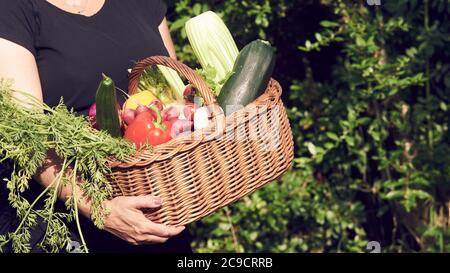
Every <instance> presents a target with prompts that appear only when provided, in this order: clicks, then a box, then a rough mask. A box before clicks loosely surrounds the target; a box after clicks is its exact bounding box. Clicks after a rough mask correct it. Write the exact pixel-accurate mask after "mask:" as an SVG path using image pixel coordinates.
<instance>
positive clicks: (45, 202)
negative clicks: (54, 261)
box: [0, 79, 134, 253]
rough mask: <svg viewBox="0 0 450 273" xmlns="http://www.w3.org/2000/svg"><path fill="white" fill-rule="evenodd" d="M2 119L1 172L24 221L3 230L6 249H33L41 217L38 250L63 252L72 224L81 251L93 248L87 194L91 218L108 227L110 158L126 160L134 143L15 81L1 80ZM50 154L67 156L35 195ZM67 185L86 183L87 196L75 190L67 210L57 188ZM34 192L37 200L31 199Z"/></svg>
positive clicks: (1, 239)
mask: <svg viewBox="0 0 450 273" xmlns="http://www.w3.org/2000/svg"><path fill="white" fill-rule="evenodd" d="M16 94H17V95H18V96H16ZM23 96H25V97H27V98H29V101H30V104H29V106H30V107H27V108H25V107H19V106H18V104H19V103H20V101H19V100H18V99H17V98H18V97H22V98H23ZM0 117H1V118H0V155H1V161H2V163H1V168H0V173H2V171H6V173H5V172H3V173H2V174H7V175H5V176H1V177H2V178H3V177H4V180H5V181H2V183H5V185H6V184H7V185H8V190H6V189H5V191H8V192H5V194H6V195H8V200H9V202H10V204H11V208H12V209H14V210H15V211H16V212H17V219H18V223H17V225H14V227H11V228H13V230H11V232H10V233H7V234H0V252H1V251H2V249H3V250H5V246H8V245H12V246H13V251H14V252H19V253H25V252H30V251H32V250H31V248H30V243H31V242H30V240H31V239H32V238H31V237H30V236H29V235H30V232H31V231H32V230H34V229H35V228H36V219H39V218H40V217H42V218H41V219H42V224H43V225H45V227H44V229H42V236H39V237H36V238H34V239H35V240H34V239H33V240H34V241H33V242H32V243H33V244H34V245H36V247H37V249H33V251H37V250H41V251H46V252H60V251H61V252H62V251H63V250H64V249H65V248H66V247H67V242H70V240H71V238H73V237H71V232H70V230H69V228H68V225H69V224H70V225H73V226H77V227H78V234H77V235H78V238H80V239H79V242H80V251H81V252H88V247H89V246H88V245H86V242H85V240H84V236H83V231H84V230H83V228H84V226H83V225H82V223H81V221H80V220H81V219H80V218H79V217H80V216H79V210H78V206H79V204H80V201H81V199H84V198H86V199H88V200H89V201H90V204H91V210H90V212H91V214H90V216H91V219H92V220H93V222H94V223H95V225H96V226H97V227H99V228H103V227H104V222H103V219H104V217H105V216H106V215H107V210H106V209H105V208H104V207H103V204H104V202H105V201H106V200H107V199H108V198H111V196H112V188H111V185H110V183H109V181H108V179H107V175H108V174H109V173H110V169H109V168H108V164H107V158H108V157H110V156H114V157H116V158H117V159H119V160H120V159H125V158H126V157H128V156H129V155H131V154H133V153H134V149H133V147H132V145H130V144H129V143H128V142H127V141H124V140H123V139H119V138H113V137H111V136H110V135H109V134H108V133H106V132H103V131H96V130H92V128H91V126H90V124H89V123H88V121H87V119H86V118H85V117H83V116H80V115H76V114H74V113H73V112H71V111H70V110H69V109H68V108H67V107H66V106H65V105H64V104H63V103H62V102H61V103H60V104H59V105H58V106H56V107H54V108H51V107H49V106H47V105H45V104H43V103H42V102H40V101H39V100H38V99H37V98H35V97H32V96H31V95H29V94H27V93H24V92H20V91H15V90H13V89H12V85H11V83H9V82H6V81H3V80H1V79H0ZM18 136H20V137H18ZM48 153H54V154H55V157H57V158H58V159H60V160H61V165H60V168H58V171H57V174H58V175H56V176H55V179H54V180H53V181H52V183H51V184H50V185H49V186H48V187H45V188H44V187H43V188H42V190H41V193H40V194H39V195H37V196H35V195H34V194H33V195H30V194H29V184H30V183H34V182H30V181H32V178H33V176H34V175H36V174H37V172H38V169H39V168H40V166H42V162H44V160H45V158H46V156H47V154H48ZM77 177H83V180H84V182H85V183H82V184H79V183H78V180H77ZM62 185H65V186H66V187H68V188H72V189H74V188H75V187H77V186H80V187H82V189H83V192H84V193H85V196H80V195H79V194H77V191H73V192H74V194H73V195H72V196H71V197H70V198H68V199H67V201H66V202H65V205H66V208H65V209H59V208H58V206H56V202H57V201H58V194H59V191H58V190H56V189H60V188H61V186H62ZM36 189H37V188H36ZM31 196H34V198H33V199H29V198H30V197H31ZM2 201H3V200H2ZM4 201H6V199H5V200H4ZM39 204H42V206H41V205H39ZM14 214H15V213H14ZM2 224H3V223H2ZM0 233H1V232H0Z"/></svg>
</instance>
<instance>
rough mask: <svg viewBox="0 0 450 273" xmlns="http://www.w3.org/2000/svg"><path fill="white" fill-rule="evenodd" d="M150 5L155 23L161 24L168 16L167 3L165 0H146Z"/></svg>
mask: <svg viewBox="0 0 450 273" xmlns="http://www.w3.org/2000/svg"><path fill="white" fill-rule="evenodd" d="M146 1H147V2H148V4H149V5H150V14H151V18H152V20H153V24H154V25H156V26H159V25H160V24H161V22H162V20H163V19H164V17H165V16H166V12H167V5H166V3H164V1H163V0H146Z"/></svg>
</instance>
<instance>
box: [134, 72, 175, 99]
mask: <svg viewBox="0 0 450 273" xmlns="http://www.w3.org/2000/svg"><path fill="white" fill-rule="evenodd" d="M161 69H162V70H161ZM161 71H164V73H166V74H167V77H171V81H174V80H173V79H172V78H173V77H178V78H179V76H178V74H176V72H175V71H173V72H169V71H170V70H167V69H164V68H162V67H161V68H159V69H156V68H153V67H148V68H146V69H145V70H144V72H143V73H142V76H141V79H140V82H139V91H148V92H151V93H152V94H153V95H154V96H155V99H159V100H160V101H161V102H162V103H163V104H164V105H168V104H171V103H175V102H181V101H182V100H183V91H184V84H183V83H182V82H181V83H180V82H178V83H177V85H180V87H177V89H181V90H178V91H175V89H174V88H172V87H171V85H170V84H169V83H168V81H167V80H166V78H165V76H164V75H163V73H162V72H161ZM178 80H179V81H181V79H178ZM181 85H183V86H182V87H181ZM151 101H153V99H152V100H151ZM151 101H149V102H147V103H145V105H147V104H149V103H150V102H151Z"/></svg>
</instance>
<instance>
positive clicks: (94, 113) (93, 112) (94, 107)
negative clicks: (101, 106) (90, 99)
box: [88, 103, 97, 120]
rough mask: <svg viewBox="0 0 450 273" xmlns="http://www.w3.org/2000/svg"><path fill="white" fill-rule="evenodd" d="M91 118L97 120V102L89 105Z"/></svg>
mask: <svg viewBox="0 0 450 273" xmlns="http://www.w3.org/2000/svg"><path fill="white" fill-rule="evenodd" d="M88 116H89V118H91V119H93V120H95V118H96V116H97V104H95V103H94V104H92V105H91V107H89V113H88Z"/></svg>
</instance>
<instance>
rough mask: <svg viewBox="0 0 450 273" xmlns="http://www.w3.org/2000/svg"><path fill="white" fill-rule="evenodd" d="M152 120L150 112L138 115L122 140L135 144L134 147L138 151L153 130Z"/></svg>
mask: <svg viewBox="0 0 450 273" xmlns="http://www.w3.org/2000/svg"><path fill="white" fill-rule="evenodd" d="M153 120H154V118H153V115H152V114H151V113H150V111H148V112H142V113H140V114H139V115H137V116H136V118H135V119H134V121H133V122H132V123H130V124H129V125H128V127H127V129H126V130H125V135H124V138H125V139H127V140H129V141H131V142H133V143H134V144H136V147H137V148H138V149H140V148H141V146H142V145H144V144H145V143H147V142H148V141H147V138H148V135H149V134H150V131H151V130H153V129H154V128H155V125H154V124H153Z"/></svg>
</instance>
